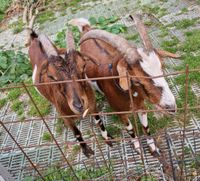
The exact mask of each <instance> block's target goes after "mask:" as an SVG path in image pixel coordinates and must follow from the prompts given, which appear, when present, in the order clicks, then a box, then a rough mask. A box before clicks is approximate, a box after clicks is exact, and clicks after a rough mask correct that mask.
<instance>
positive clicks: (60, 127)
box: [55, 118, 65, 135]
mask: <svg viewBox="0 0 200 181" xmlns="http://www.w3.org/2000/svg"><path fill="white" fill-rule="evenodd" d="M55 127H56V128H55V129H56V133H57V134H59V135H61V134H62V133H63V130H64V128H65V127H64V123H63V120H62V119H61V118H59V119H58V120H57V122H56V124H55Z"/></svg>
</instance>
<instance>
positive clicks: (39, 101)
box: [28, 87, 51, 116]
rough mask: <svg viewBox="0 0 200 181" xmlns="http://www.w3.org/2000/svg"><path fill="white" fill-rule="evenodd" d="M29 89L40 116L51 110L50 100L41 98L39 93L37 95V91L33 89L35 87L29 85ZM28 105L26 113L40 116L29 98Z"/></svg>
mask: <svg viewBox="0 0 200 181" xmlns="http://www.w3.org/2000/svg"><path fill="white" fill-rule="evenodd" d="M29 91H30V94H31V96H32V98H33V100H34V101H35V103H36V105H37V107H38V109H39V111H40V113H41V114H42V116H45V115H48V114H49V113H50V111H51V104H50V102H49V101H48V100H46V99H45V98H43V97H42V96H41V95H39V93H38V92H37V91H36V90H35V88H33V87H31V88H30V89H29ZM29 105H30V106H29V111H28V114H29V115H30V116H40V115H39V113H38V111H37V109H36V108H35V106H34V105H33V103H32V102H31V100H29Z"/></svg>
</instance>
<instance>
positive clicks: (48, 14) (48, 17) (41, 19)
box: [36, 11, 55, 24]
mask: <svg viewBox="0 0 200 181" xmlns="http://www.w3.org/2000/svg"><path fill="white" fill-rule="evenodd" d="M53 20H55V13H54V11H45V12H43V13H42V14H40V15H39V16H38V17H37V19H36V22H37V23H40V24H43V23H45V22H46V21H53Z"/></svg>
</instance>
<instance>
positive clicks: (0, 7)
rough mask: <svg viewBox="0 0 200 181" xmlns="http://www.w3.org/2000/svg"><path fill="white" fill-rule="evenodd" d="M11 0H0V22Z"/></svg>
mask: <svg viewBox="0 0 200 181" xmlns="http://www.w3.org/2000/svg"><path fill="white" fill-rule="evenodd" d="M11 2H12V0H1V3H0V22H1V21H2V20H3V19H4V16H5V12H6V9H7V8H8V7H9V5H10V3H11Z"/></svg>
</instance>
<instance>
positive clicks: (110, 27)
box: [89, 16, 127, 34]
mask: <svg viewBox="0 0 200 181" xmlns="http://www.w3.org/2000/svg"><path fill="white" fill-rule="evenodd" d="M118 20H119V18H118V17H116V16H111V17H109V18H106V17H104V16H100V17H99V18H98V19H97V18H95V17H90V18H89V21H90V23H91V24H92V25H93V26H96V27H97V28H98V29H102V30H106V31H108V32H111V33H114V34H119V33H125V32H126V31H127V28H126V27H125V26H124V25H122V24H116V22H117V21H118Z"/></svg>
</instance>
